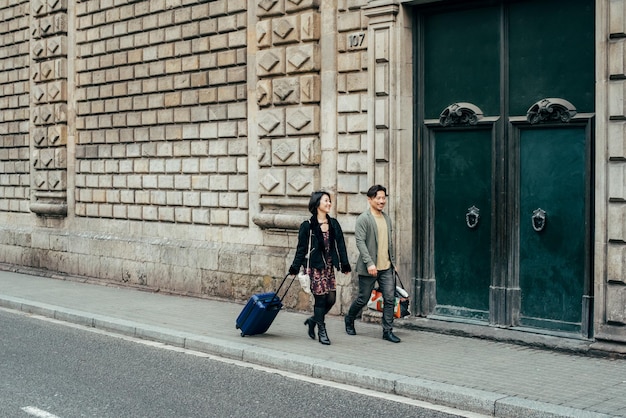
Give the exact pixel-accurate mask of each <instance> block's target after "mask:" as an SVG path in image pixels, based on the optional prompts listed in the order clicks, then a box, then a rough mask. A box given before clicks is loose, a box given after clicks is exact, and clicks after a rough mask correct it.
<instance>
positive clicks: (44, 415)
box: [22, 406, 59, 418]
mask: <svg viewBox="0 0 626 418" xmlns="http://www.w3.org/2000/svg"><path fill="white" fill-rule="evenodd" d="M22 411H24V412H26V413H27V414H28V415H32V416H34V417H37V418H59V417H57V416H56V415H53V414H51V413H50V412H46V411H44V410H43V409H39V408H35V407H34V406H25V407H24V408H22Z"/></svg>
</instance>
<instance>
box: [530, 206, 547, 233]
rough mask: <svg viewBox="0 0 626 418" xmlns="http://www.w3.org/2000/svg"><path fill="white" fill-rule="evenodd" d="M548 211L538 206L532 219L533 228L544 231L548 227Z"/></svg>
mask: <svg viewBox="0 0 626 418" xmlns="http://www.w3.org/2000/svg"><path fill="white" fill-rule="evenodd" d="M546 216H547V215H546V211H545V210H543V209H541V208H537V209H535V210H534V211H533V216H532V221H533V229H534V230H535V231H537V232H541V231H543V228H545V227H546Z"/></svg>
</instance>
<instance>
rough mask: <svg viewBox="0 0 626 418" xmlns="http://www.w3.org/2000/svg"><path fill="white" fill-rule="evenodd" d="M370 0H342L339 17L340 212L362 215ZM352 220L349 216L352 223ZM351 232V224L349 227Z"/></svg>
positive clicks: (347, 219)
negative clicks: (365, 12) (368, 3)
mask: <svg viewBox="0 0 626 418" xmlns="http://www.w3.org/2000/svg"><path fill="white" fill-rule="evenodd" d="M365 5H367V0H342V1H339V3H338V14H337V32H338V37H337V49H338V57H337V71H338V76H337V113H338V114H337V118H338V120H337V129H338V135H339V140H338V146H337V148H338V154H339V155H338V164H337V166H338V172H339V173H338V178H337V192H338V202H337V210H338V212H339V213H343V214H353V215H354V214H358V213H361V212H362V211H363V209H364V201H365V199H364V197H363V195H361V194H359V193H361V192H364V191H366V190H367V188H368V187H369V185H368V184H367V172H368V169H369V167H368V159H367V127H368V126H367V123H368V122H367V121H368V116H367V101H368V98H367V89H368V80H369V79H368V73H367V45H368V35H367V18H366V17H365V16H364V15H363V11H362V10H361V8H362V7H363V6H365ZM351 218H353V217H352V216H351V217H346V221H350V220H351ZM346 227H347V228H348V229H351V226H350V225H346Z"/></svg>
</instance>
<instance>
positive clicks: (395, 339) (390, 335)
mask: <svg viewBox="0 0 626 418" xmlns="http://www.w3.org/2000/svg"><path fill="white" fill-rule="evenodd" d="M383 340H387V341H391V342H392V343H399V342H400V341H402V340H401V339H400V338H398V337H396V336H395V334H394V333H393V332H392V331H391V330H389V331H383Z"/></svg>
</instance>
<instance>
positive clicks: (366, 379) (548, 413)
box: [0, 295, 610, 418]
mask: <svg viewBox="0 0 626 418" xmlns="http://www.w3.org/2000/svg"><path fill="white" fill-rule="evenodd" d="M0 307H2V308H5V309H10V310H14V311H20V312H23V313H28V314H33V315H39V316H43V317H47V318H53V319H56V320H58V321H62V322H67V323H71V324H75V325H81V326H86V327H93V328H95V329H99V330H103V331H108V332H111V333H115V334H120V335H125V336H130V337H135V338H140V339H144V340H148V341H153V342H159V343H163V344H166V345H171V346H175V347H181V348H186V349H189V350H194V351H198V352H202V353H205V354H210V355H215V356H218V357H224V358H228V359H234V360H240V361H243V362H247V363H252V364H257V365H261V366H267V367H271V368H275V369H279V370H282V371H286V372H291V373H295V374H299V375H303V376H307V377H313V378H319V379H324V380H329V381H333V382H337V383H343V384H348V385H353V386H358V387H362V388H366V389H372V390H375V391H378V392H384V393H391V394H395V395H399V396H403V397H407V398H410V399H416V400H420V401H426V402H430V403H433V404H437V405H445V406H449V407H454V408H458V409H461V410H464V411H470V412H475V413H479V414H484V415H488V416H495V417H503V418H504V417H542V418H561V417H563V418H566V417H573V416H575V417H580V418H609V417H610V415H605V414H599V413H593V412H589V411H584V410H579V409H573V408H569V407H565V406H560V405H553V404H548V403H543V402H538V401H531V400H527V399H522V398H517V397H513V396H509V395H503V394H498V393H494V392H488V391H483V390H480V389H472V388H466V387H461V386H455V385H453V384H449V383H441V382H435V381H429V380H424V379H420V378H415V377H408V376H404V375H401V374H397V373H390V372H383V371H380V370H374V369H368V368H363V367H359V366H353V365H346V364H341V363H337V362H333V361H321V362H320V361H319V359H315V358H312V357H307V356H303V355H298V354H293V353H288V352H285V351H279V350H274V349H268V348H263V347H257V346H253V345H250V344H246V343H245V342H242V343H237V342H232V341H226V340H223V339H219V338H212V337H207V336H202V335H197V334H193V333H189V332H181V331H177V330H173V329H170V328H165V327H158V326H153V325H147V324H142V323H141V322H135V321H128V320H124V319H119V318H112V317H108V316H102V315H97V314H93V313H89V312H84V311H78V310H73V309H67V308H63V307H59V306H55V305H50V304H46V303H40V302H32V301H29V300H25V299H21V298H15V297H10V296H4V295H0Z"/></svg>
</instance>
